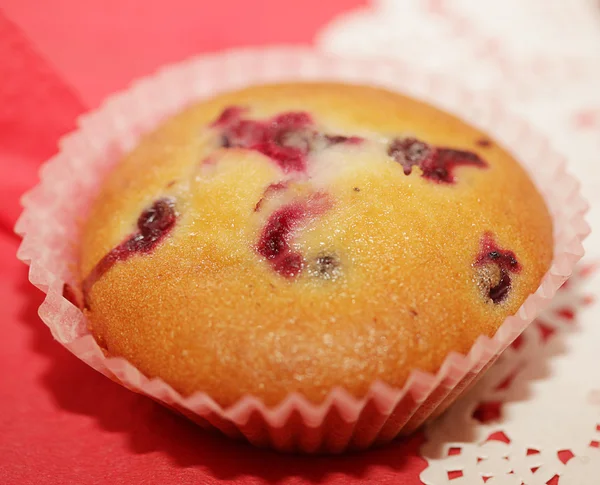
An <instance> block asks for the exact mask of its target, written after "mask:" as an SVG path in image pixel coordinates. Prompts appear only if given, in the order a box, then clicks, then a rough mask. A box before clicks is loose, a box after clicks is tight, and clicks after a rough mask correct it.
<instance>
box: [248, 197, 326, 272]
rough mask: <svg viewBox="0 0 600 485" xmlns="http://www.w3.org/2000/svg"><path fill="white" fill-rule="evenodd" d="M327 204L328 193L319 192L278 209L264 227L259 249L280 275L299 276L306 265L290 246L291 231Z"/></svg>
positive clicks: (257, 249) (322, 209)
mask: <svg viewBox="0 0 600 485" xmlns="http://www.w3.org/2000/svg"><path fill="white" fill-rule="evenodd" d="M328 206H329V200H328V199H327V197H326V196H324V195H323V194H317V195H316V196H314V197H312V198H311V199H309V200H308V201H302V202H294V203H291V204H288V205H286V206H283V207H281V208H280V209H278V210H276V211H275V212H274V213H273V214H271V216H270V217H269V219H268V220H267V223H266V224H265V227H264V228H263V230H262V234H261V236H260V239H259V241H258V244H257V246H256V251H257V252H258V254H260V255H261V256H263V257H264V258H266V260H267V262H268V263H269V264H270V265H271V268H272V269H273V270H274V271H275V272H277V273H278V274H280V275H281V276H284V277H286V278H292V277H295V276H298V275H299V274H300V273H301V271H302V269H303V268H304V258H303V257H302V255H301V254H299V253H297V252H294V251H293V250H292V248H291V246H290V240H291V238H292V233H293V231H294V230H296V229H297V228H298V226H299V225H300V224H301V223H302V222H304V221H305V220H306V219H308V218H309V217H312V216H315V215H317V214H320V213H321V212H323V211H324V210H326V208H327V207H328Z"/></svg>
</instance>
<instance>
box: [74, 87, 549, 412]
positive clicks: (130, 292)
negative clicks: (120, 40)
mask: <svg viewBox="0 0 600 485" xmlns="http://www.w3.org/2000/svg"><path fill="white" fill-rule="evenodd" d="M552 247H553V238H552V221H551V218H550V215H549V213H548V210H547V208H546V205H545V203H544V201H543V199H542V197H541V195H540V194H539V193H538V191H537V190H536V188H535V186H534V184H533V183H532V181H531V180H530V179H529V177H528V175H527V174H526V173H525V171H524V170H523V169H522V168H521V167H520V165H519V164H518V163H517V162H516V161H515V160H514V159H513V157H512V156H511V155H510V154H509V153H508V152H507V151H505V150H504V149H503V148H502V147H500V146H499V145H498V144H497V143H496V142H495V141H493V140H492V139H490V138H489V137H488V136H487V135H485V134H484V133H482V132H480V131H478V130H477V129H475V128H473V127H471V126H469V125H467V124H466V123H464V122H462V121H460V120H459V119H457V118H455V117H453V116H451V115H449V114H446V113H444V112H442V111H440V110H438V109H436V108H433V107H431V106H429V105H426V104H424V103H422V102H419V101H416V100H413V99H410V98H407V97H405V96H402V95H399V94H396V93H392V92H388V91H385V90H382V89H377V88H373V87H367V86H352V85H343V84H333V83H319V84H300V83H296V84H279V85H266V86H256V87H251V88H247V89H244V90H241V91H237V92H231V93H226V94H222V95H219V96H217V97H215V98H213V99H210V100H207V101H202V102H200V103H198V104H195V105H193V106H191V107H189V108H188V109H187V110H185V111H184V112H182V113H180V114H177V115H176V116H174V117H172V118H171V119H169V120H167V121H166V122H165V123H164V124H163V125H162V126H160V127H159V128H158V129H157V130H156V131H154V132H153V133H151V134H149V135H147V136H145V137H144V138H143V139H142V140H141V142H140V143H139V145H138V146H137V147H136V148H135V149H134V150H133V151H132V152H131V153H130V154H128V155H127V156H125V157H124V159H123V160H122V161H120V163H119V164H118V165H117V166H116V167H115V168H114V170H113V171H112V172H111V173H110V174H109V176H108V177H107V179H106V181H105V182H104V183H103V185H102V188H101V190H100V193H99V196H98V197H97V199H96V202H95V203H94V204H93V206H92V208H91V210H90V212H89V215H88V218H87V221H86V222H85V224H84V226H83V230H82V243H81V246H80V265H79V276H80V278H81V287H82V289H83V304H82V305H83V307H84V312H85V314H86V316H87V321H88V323H89V328H90V331H91V333H92V334H93V336H94V338H95V339H96V341H97V342H98V344H99V345H100V346H101V348H102V349H103V350H104V351H105V353H106V354H107V355H109V356H120V357H124V358H125V359H127V360H128V361H129V362H131V363H132V364H133V365H134V366H135V367H136V368H138V369H139V370H140V371H141V372H142V373H144V374H145V375H146V376H148V377H159V378H161V379H163V380H164V381H165V382H166V383H168V384H169V385H171V386H172V387H173V388H174V389H175V390H177V391H179V392H180V393H181V394H182V395H184V396H186V395H191V394H193V393H195V392H197V391H201V392H205V393H207V394H208V395H210V396H211V397H212V398H213V399H214V400H215V401H216V402H217V403H218V404H220V405H221V406H223V407H227V406H230V405H232V404H234V403H235V402H237V401H238V400H239V399H240V398H242V397H243V396H246V395H252V396H255V397H257V398H259V399H260V400H261V401H262V402H264V403H265V404H266V405H268V406H273V405H276V404H277V403H279V402H281V401H282V400H283V399H284V398H285V397H286V396H287V395H289V394H290V393H291V392H298V393H300V394H302V395H304V396H305V397H306V398H307V399H308V400H310V401H312V402H314V403H320V402H322V401H323V400H324V399H325V397H326V396H327V395H328V393H329V392H330V391H331V390H332V389H333V388H335V387H341V388H343V389H345V390H347V391H348V392H349V393H350V394H351V395H354V396H356V397H361V396H364V395H365V394H366V393H367V392H368V390H369V388H370V386H371V385H372V383H373V382H375V381H378V380H379V381H382V382H384V383H386V384H388V385H389V386H392V387H398V388H399V387H402V386H403V385H404V383H405V382H406V380H407V378H408V376H409V374H410V373H411V371H413V370H415V369H420V370H423V371H427V372H432V373H435V372H436V371H437V370H438V369H439V368H440V366H441V364H442V363H443V361H444V359H445V358H446V357H447V356H448V354H449V353H451V352H459V353H467V352H468V351H469V350H470V348H471V347H472V346H473V344H474V342H475V340H476V339H477V338H478V337H479V336H480V335H487V336H492V335H494V333H495V332H496V330H497V329H498V328H499V327H500V325H501V324H502V323H503V321H504V320H505V319H506V318H507V317H508V316H510V315H512V314H514V313H515V312H516V311H517V310H518V309H519V307H520V306H521V305H522V303H523V302H524V301H525V299H526V298H527V296H528V295H530V294H531V293H533V292H534V291H535V290H536V289H537V288H538V286H539V284H540V282H541V280H542V277H543V276H544V274H545V273H546V271H547V270H548V269H549V266H550V263H551V260H552Z"/></svg>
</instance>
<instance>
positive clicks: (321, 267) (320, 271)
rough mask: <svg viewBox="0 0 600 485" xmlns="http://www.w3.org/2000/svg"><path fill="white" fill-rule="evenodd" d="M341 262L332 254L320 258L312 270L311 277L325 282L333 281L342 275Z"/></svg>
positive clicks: (316, 260)
mask: <svg viewBox="0 0 600 485" xmlns="http://www.w3.org/2000/svg"><path fill="white" fill-rule="evenodd" d="M340 273H341V271H340V261H339V259H338V258H337V257H336V256H334V255H332V254H324V255H321V256H318V257H317V258H316V259H315V261H314V264H313V266H312V268H311V275H312V276H316V277H319V278H322V279H324V280H333V279H335V278H337V277H338V276H339V275H340Z"/></svg>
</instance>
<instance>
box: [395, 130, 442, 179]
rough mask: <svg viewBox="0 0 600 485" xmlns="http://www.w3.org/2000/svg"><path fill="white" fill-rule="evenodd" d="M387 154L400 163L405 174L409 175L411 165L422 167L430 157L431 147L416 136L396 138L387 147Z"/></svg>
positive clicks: (431, 153)
mask: <svg viewBox="0 0 600 485" xmlns="http://www.w3.org/2000/svg"><path fill="white" fill-rule="evenodd" d="M388 155H389V156H390V157H392V158H393V159H394V160H395V161H396V162H398V163H399V164H400V165H402V168H403V169H404V174H405V175H410V173H411V172H412V168H413V166H415V165H417V166H418V167H422V165H423V164H424V163H425V162H426V161H427V160H428V159H430V158H431V157H432V155H433V149H432V148H431V147H430V146H429V145H428V144H427V143H424V142H422V141H420V140H417V139H416V138H402V139H399V138H397V139H395V140H393V141H392V143H391V144H390V146H389V147H388Z"/></svg>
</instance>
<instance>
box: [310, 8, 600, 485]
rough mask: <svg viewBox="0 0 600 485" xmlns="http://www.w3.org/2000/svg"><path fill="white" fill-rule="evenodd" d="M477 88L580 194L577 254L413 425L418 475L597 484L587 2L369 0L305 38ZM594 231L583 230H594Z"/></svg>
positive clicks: (598, 379)
mask: <svg viewBox="0 0 600 485" xmlns="http://www.w3.org/2000/svg"><path fill="white" fill-rule="evenodd" d="M318 44H319V46H320V47H321V48H323V49H324V50H326V51H328V52H331V53H335V54H340V55H344V56H358V57H382V56H385V57H389V58H394V59H397V60H399V61H402V62H404V63H406V64H408V65H413V66H418V67H420V68H425V69H431V70H435V71H438V72H441V73H443V75H444V76H445V77H447V78H451V79H454V80H457V81H459V82H460V83H462V84H464V85H466V86H468V87H470V88H471V89H472V90H473V91H480V92H486V93H488V94H489V93H491V94H493V95H494V96H496V97H498V98H499V99H501V100H502V102H503V103H504V104H506V105H507V106H508V107H509V109H511V110H513V111H515V112H516V113H518V114H519V115H520V116H521V117H523V118H525V119H526V120H528V121H529V122H531V123H532V125H533V126H535V127H536V128H537V129H539V130H540V131H542V132H544V133H545V134H547V135H548V136H549V137H550V138H551V139H552V142H553V145H554V146H555V147H557V148H558V149H559V150H560V151H562V153H563V154H564V155H565V156H566V157H567V158H568V159H569V163H570V166H571V167H572V169H573V171H574V172H575V173H576V174H577V175H578V176H579V178H580V180H582V181H583V187H582V189H583V193H584V195H586V196H587V197H588V199H589V200H590V202H591V206H592V209H591V211H590V213H589V216H588V221H589V222H590V223H591V226H592V229H593V232H592V235H591V236H590V238H589V239H588V241H587V243H586V249H587V256H586V263H584V265H582V266H581V268H580V270H579V272H578V273H577V274H576V275H575V276H574V277H573V278H572V279H571V280H570V281H569V282H568V285H566V286H565V287H564V288H563V289H562V290H561V291H560V294H559V295H558V297H557V299H556V301H555V302H554V305H553V308H552V309H551V310H550V311H549V312H547V313H546V314H545V315H544V316H543V317H542V318H540V319H539V320H538V321H536V322H535V323H534V324H533V325H532V326H531V327H530V328H529V329H528V330H527V331H526V333H525V334H524V335H523V336H522V337H521V338H520V339H519V340H518V341H517V342H516V344H515V345H514V346H513V347H512V348H511V349H509V350H508V351H507V352H506V353H505V354H504V355H503V356H502V357H501V359H500V360H499V361H498V363H497V364H496V365H495V366H494V367H492V369H491V370H490V371H489V372H488V373H487V374H486V375H485V376H484V377H483V378H482V379H481V380H480V381H479V383H478V384H476V386H475V387H474V388H473V389H472V390H471V391H469V393H468V394H467V395H466V396H465V397H464V398H463V399H461V400H460V401H459V402H458V403H457V404H455V405H454V406H453V407H452V408H451V409H450V410H449V411H448V412H447V413H446V414H445V415H444V416H442V417H441V418H440V419H439V420H438V421H436V422H434V423H433V424H432V425H430V426H429V427H428V428H427V429H426V435H427V442H426V443H425V444H424V445H423V448H422V450H421V454H422V456H423V457H424V458H425V459H426V460H427V461H428V463H429V466H428V467H427V468H426V469H425V470H424V471H423V473H422V474H421V480H422V481H423V482H424V483H426V484H427V485H443V484H452V485H461V484H462V485H471V484H480V483H481V484H483V483H487V485H521V484H524V485H546V484H549V485H558V484H559V483H560V485H588V484H589V485H598V484H600V362H599V361H600V357H598V356H599V355H600V352H599V350H600V325H599V324H598V323H599V322H600V303H595V302H594V297H598V298H599V299H600V271H598V272H595V271H594V265H593V264H592V263H593V262H594V261H600V239H599V236H600V210H599V208H600V2H598V1H597V0H568V1H567V0H527V1H522V0H506V1H502V2H500V1H488V0H423V1H420V2H415V1H412V0H372V2H371V5H370V7H368V8H363V9H359V10H355V11H351V12H347V13H344V14H342V15H341V16H340V17H338V18H337V19H335V20H334V21H333V22H332V23H331V24H330V25H329V26H327V27H326V28H325V29H324V30H323V31H322V32H321V33H320V34H319V36H318ZM594 231H595V232H594Z"/></svg>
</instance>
